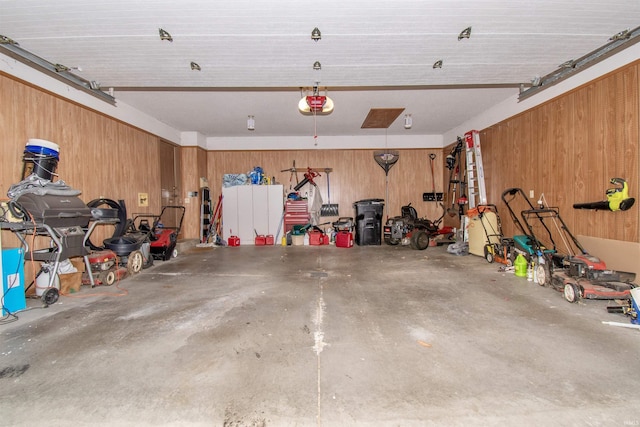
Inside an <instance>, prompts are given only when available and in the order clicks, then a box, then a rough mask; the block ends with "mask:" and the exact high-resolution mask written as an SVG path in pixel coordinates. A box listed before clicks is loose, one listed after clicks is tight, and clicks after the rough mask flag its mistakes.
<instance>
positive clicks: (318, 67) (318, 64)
mask: <svg viewBox="0 0 640 427" xmlns="http://www.w3.org/2000/svg"><path fill="white" fill-rule="evenodd" d="M313 69H314V70H316V71H317V70H321V69H322V64H320V61H316V62H314V63H313Z"/></svg>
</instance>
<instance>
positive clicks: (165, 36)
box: [158, 28, 173, 42]
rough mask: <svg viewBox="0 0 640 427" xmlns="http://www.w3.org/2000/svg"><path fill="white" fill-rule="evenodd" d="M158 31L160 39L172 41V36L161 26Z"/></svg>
mask: <svg viewBox="0 0 640 427" xmlns="http://www.w3.org/2000/svg"><path fill="white" fill-rule="evenodd" d="M158 32H159V33H160V40H167V41H170V42H172V41H173V37H171V34H169V32H168V31H165V30H163V29H162V28H158Z"/></svg>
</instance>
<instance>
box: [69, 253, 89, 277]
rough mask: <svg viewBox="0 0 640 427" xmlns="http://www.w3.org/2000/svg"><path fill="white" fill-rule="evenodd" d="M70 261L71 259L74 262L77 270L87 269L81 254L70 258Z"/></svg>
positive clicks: (81, 271)
mask: <svg viewBox="0 0 640 427" xmlns="http://www.w3.org/2000/svg"><path fill="white" fill-rule="evenodd" d="M69 261H71V264H73V266H74V267H75V268H76V270H78V271H79V272H80V273H84V271H85V270H86V268H85V267H86V266H85V265H84V258H83V257H81V256H80V257H73V258H69Z"/></svg>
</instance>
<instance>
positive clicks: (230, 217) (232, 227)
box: [222, 187, 239, 239]
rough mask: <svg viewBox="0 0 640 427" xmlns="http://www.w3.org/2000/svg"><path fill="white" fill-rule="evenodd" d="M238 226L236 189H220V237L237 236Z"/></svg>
mask: <svg viewBox="0 0 640 427" xmlns="http://www.w3.org/2000/svg"><path fill="white" fill-rule="evenodd" d="M238 229H239V224H238V190H237V187H228V188H223V189H222V237H223V238H224V239H228V238H229V236H237V235H238V234H237V233H238Z"/></svg>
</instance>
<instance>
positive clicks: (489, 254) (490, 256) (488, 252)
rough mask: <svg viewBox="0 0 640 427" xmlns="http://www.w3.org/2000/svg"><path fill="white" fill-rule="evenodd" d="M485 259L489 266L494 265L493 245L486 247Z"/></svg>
mask: <svg viewBox="0 0 640 427" xmlns="http://www.w3.org/2000/svg"><path fill="white" fill-rule="evenodd" d="M484 259H486V260H487V262H488V263H489V264H493V261H494V257H493V249H492V247H491V245H485V247H484Z"/></svg>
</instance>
